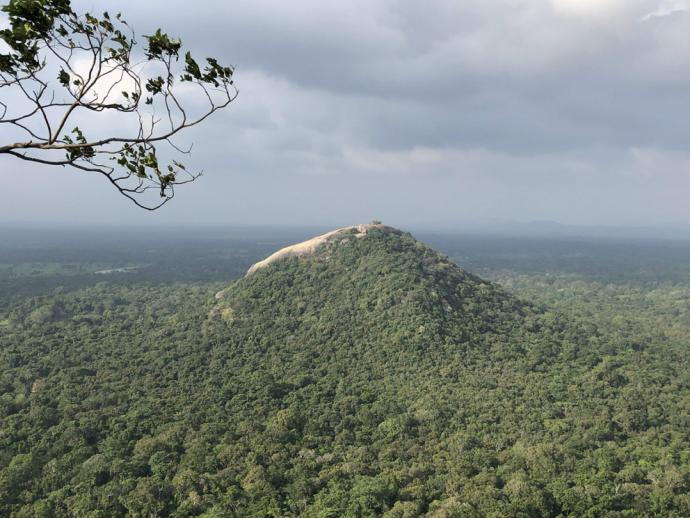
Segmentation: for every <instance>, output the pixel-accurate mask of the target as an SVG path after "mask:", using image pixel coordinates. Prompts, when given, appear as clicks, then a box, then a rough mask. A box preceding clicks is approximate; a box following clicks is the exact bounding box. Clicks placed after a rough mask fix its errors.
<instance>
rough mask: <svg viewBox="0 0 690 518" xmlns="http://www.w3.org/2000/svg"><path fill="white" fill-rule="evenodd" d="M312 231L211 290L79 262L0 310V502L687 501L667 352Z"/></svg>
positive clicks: (618, 506) (236, 512)
mask: <svg viewBox="0 0 690 518" xmlns="http://www.w3.org/2000/svg"><path fill="white" fill-rule="evenodd" d="M364 230H366V231H364ZM317 241H318V242H317V243H316V245H315V246H308V247H301V248H298V249H299V250H302V251H304V250H306V249H308V252H307V253H295V254H293V253H284V254H281V255H280V256H279V257H277V258H274V260H271V261H269V262H268V263H264V266H263V267H261V268H254V269H253V270H252V271H251V275H248V276H246V277H245V278H243V279H240V280H238V281H236V282H235V283H233V284H232V285H231V286H229V287H228V288H227V289H225V290H223V291H222V292H221V293H220V294H219V296H218V297H217V300H209V299H210V298H211V297H209V296H208V294H205V293H201V292H200V291H199V290H198V289H189V288H187V289H183V288H180V287H169V288H166V289H163V290H160V291H155V290H154V289H153V288H147V289H142V290H125V289H117V288H116V287H110V288H108V287H107V286H102V285H99V286H97V287H94V288H92V289H90V291H86V292H84V293H77V294H76V295H70V296H64V297H62V299H61V300H60V312H59V314H58V313H55V315H56V316H55V318H54V319H52V320H51V321H50V322H48V323H46V322H42V323H39V322H36V321H35V319H34V318H33V317H32V315H33V312H27V318H26V321H25V323H24V324H23V326H18V327H15V328H12V329H10V330H4V331H2V330H0V331H2V332H0V345H2V347H0V354H1V356H0V358H2V361H3V369H2V378H1V379H0V383H1V384H2V385H1V386H2V387H3V389H4V392H3V394H4V395H3V399H2V404H3V406H2V407H0V411H2V412H3V413H2V415H1V416H0V417H2V420H1V421H0V423H1V426H2V428H1V432H2V433H0V514H2V515H12V514H15V515H16V516H51V515H57V516H64V515H88V514H89V513H95V514H94V515H96V516H97V515H99V514H98V513H100V515H105V516H117V515H128V514H129V515H138V516H151V515H158V516H195V515H196V516H199V515H203V516H241V517H245V516H257V517H259V516H261V517H264V516H313V517H329V516H332V517H336V516H353V517H354V516H357V517H364V516H380V515H385V516H389V517H393V516H395V517H404V516H422V515H427V516H436V517H448V516H565V515H576V516H636V515H653V514H657V515H660V516H687V515H688V514H690V499H689V498H688V496H687V495H688V490H690V470H689V469H688V459H689V458H690V453H688V449H687V444H688V440H689V439H690V436H689V431H688V430H690V422H688V413H687V408H688V406H687V405H688V403H689V402H690V388H689V387H688V383H689V381H688V380H690V377H688V375H687V368H686V367H685V366H684V365H685V364H684V363H683V361H682V358H684V356H683V352H682V351H674V350H662V349H659V348H654V347H651V346H650V347H641V346H639V344H637V346H636V347H634V348H633V347H631V346H628V344H626V343H618V342H616V341H615V340H613V339H612V338H611V337H606V336H603V335H601V334H600V333H599V332H598V331H597V330H596V328H594V327H593V326H591V325H588V324H586V323H582V322H576V321H574V322H571V321H569V320H568V319H566V318H564V317H563V316H562V315H558V314H555V313H552V312H548V311H544V310H541V309H539V308H535V307H533V306H531V305H530V304H528V303H526V302H524V301H521V300H518V299H516V298H515V297H513V296H512V295H510V294H509V293H507V292H506V291H505V290H503V289H501V288H500V287H498V286H496V285H493V284H491V283H488V282H485V281H483V280H482V279H480V278H478V277H476V276H474V275H472V274H469V273H467V272H465V271H464V270H462V269H461V268H460V267H458V266H457V265H455V264H453V263H452V262H450V261H449V260H448V259H447V258H445V257H443V256H442V255H440V254H438V253H437V252H435V251H433V250H431V249H429V248H428V247H426V246H424V245H423V244H421V243H419V242H417V241H415V240H414V238H412V236H410V235H409V234H404V233H401V232H399V231H396V230H394V229H390V228H389V227H384V226H381V225H373V226H367V227H366V228H361V227H351V228H347V229H340V230H339V231H337V232H336V233H332V234H329V235H328V236H327V237H326V238H324V239H318V240H317ZM312 244H314V242H312ZM293 251H294V249H293ZM108 290H111V291H108ZM80 312H81V313H84V312H90V313H93V312H99V313H100V314H102V315H103V317H102V320H100V321H99V325H98V326H90V325H89V321H85V320H84V318H85V317H79V318H74V317H72V318H67V316H68V315H77V314H80ZM89 318H95V317H93V316H90V317H89ZM37 344H39V345H37ZM51 513H52V514H51Z"/></svg>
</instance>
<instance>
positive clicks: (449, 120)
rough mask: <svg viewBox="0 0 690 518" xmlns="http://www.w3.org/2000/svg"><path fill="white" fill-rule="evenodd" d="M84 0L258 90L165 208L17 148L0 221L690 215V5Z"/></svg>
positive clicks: (196, 134)
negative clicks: (26, 159) (163, 33)
mask: <svg viewBox="0 0 690 518" xmlns="http://www.w3.org/2000/svg"><path fill="white" fill-rule="evenodd" d="M0 3H4V2H2V0H0ZM74 5H75V8H76V9H78V10H83V9H88V10H94V11H95V12H100V11H102V10H104V9H110V10H111V11H112V10H116V9H118V8H120V9H122V10H123V14H125V15H126V17H127V18H128V20H129V21H130V23H131V25H132V26H133V27H134V28H135V30H136V31H137V32H138V33H139V34H148V33H150V32H153V31H154V30H155V29H156V28H157V27H158V26H161V27H163V28H164V29H165V30H167V31H168V32H170V33H171V34H177V35H179V36H180V37H181V38H182V40H183V42H184V44H185V46H187V47H189V48H190V49H191V50H193V51H194V52H195V53H196V54H197V55H213V56H217V57H219V58H222V60H223V61H225V62H227V63H231V64H234V65H235V66H236V67H237V69H236V76H235V78H236V83H237V86H238V87H239V89H240V96H239V98H238V99H237V100H236V101H235V103H233V105H232V106H231V107H230V108H229V109H227V110H226V111H224V112H222V113H219V114H217V115H216V116H215V118H213V119H212V120H210V121H209V122H208V123H207V124H206V125H205V126H201V127H199V128H198V129H196V130H194V131H193V132H190V133H189V134H188V137H187V141H188V142H194V154H193V155H192V158H191V159H189V160H188V162H189V163H190V164H192V165H195V166H197V167H198V168H202V169H204V171H205V176H203V177H202V178H201V179H200V180H198V181H197V182H196V183H194V184H192V185H189V186H185V187H183V188H181V189H179V191H178V193H177V196H176V198H175V199H174V200H173V201H172V202H171V203H169V204H168V205H167V206H165V207H164V208H163V209H161V210H160V211H159V212H158V213H154V214H150V213H144V212H143V211H141V210H140V209H137V208H135V207H134V206H133V205H131V204H130V203H129V202H128V201H127V200H125V199H124V198H122V197H120V196H118V195H117V193H116V192H114V191H113V189H112V188H111V187H110V186H109V185H107V184H106V183H105V182H104V181H103V179H102V178H99V177H91V176H89V175H87V174H84V173H76V172H74V171H70V170H66V169H65V170H63V169H54V168H50V167H40V166H38V167H37V166H27V165H26V164H24V163H18V162H17V161H15V160H10V159H8V158H6V157H0V222H4V223H7V222H20V221H34V222H41V221H51V222H61V221H65V222H70V221H72V222H93V223H100V222H108V223H128V224H129V223H142V224H145V223H152V224H162V223H171V224H177V223H193V224H194V223H214V224H271V223H280V224H296V225H301V224H310V225H319V226H322V225H326V226H328V225H339V224H350V223H358V222H363V221H369V220H371V219H374V218H376V219H382V220H383V221H385V222H387V223H390V224H393V225H396V226H402V227H404V226H410V225H414V226H417V227H419V226H434V225H438V226H444V227H446V226H448V225H453V224H455V223H467V222H472V221H487V220H495V219H498V220H517V221H530V220H555V221H559V222H563V223H568V224H584V225H657V224H681V225H686V226H690V11H689V9H690V0H463V1H462V2H460V1H457V0H423V1H422V0H416V1H411V0H379V1H376V2H372V1H371V0H348V1H347V2H345V1H339V2H324V1H322V0H310V1H307V0H290V1H286V0H274V1H264V0H246V1H243V0H233V1H199V2H189V1H185V2H178V1H171V0H167V1H165V2H163V1H150V0H149V1H146V2H124V3H122V2H101V1H92V2H82V1H78V2H74ZM125 6H126V10H125ZM5 90H6V89H5ZM6 95H8V94H7V93H6V92H5V91H3V90H0V97H2V96H6ZM3 137H5V138H6V137H7V134H6V133H3V130H2V129H0V141H4V138H3Z"/></svg>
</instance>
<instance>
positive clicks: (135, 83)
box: [0, 0, 238, 210]
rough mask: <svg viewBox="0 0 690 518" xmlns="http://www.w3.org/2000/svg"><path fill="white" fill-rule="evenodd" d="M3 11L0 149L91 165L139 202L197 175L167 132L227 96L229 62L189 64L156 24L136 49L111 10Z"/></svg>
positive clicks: (57, 4)
mask: <svg viewBox="0 0 690 518" xmlns="http://www.w3.org/2000/svg"><path fill="white" fill-rule="evenodd" d="M2 11H3V12H4V13H5V14H6V16H7V20H8V27H7V28H5V29H2V30H0V91H3V89H5V90H4V91H5V92H8V93H9V96H7V97H6V96H3V97H2V98H0V124H1V125H2V126H0V127H4V128H6V129H9V130H10V131H9V134H10V138H9V140H10V141H9V143H7V144H2V143H0V154H4V155H10V156H12V157H15V158H18V159H21V160H26V161H30V162H36V163H40V164H47V165H54V166H63V167H72V168H75V169H78V170H80V171H86V172H90V173H99V174H101V175H103V176H104V177H105V178H107V179H108V180H109V182H110V183H111V184H112V185H113V186H114V187H115V188H116V189H117V190H118V191H119V192H120V194H122V195H124V196H126V197H127V198H129V199H130V200H131V201H133V202H134V203H135V204H136V205H138V206H139V207H142V208H144V209H148V210H155V209H157V208H159V207H160V206H162V205H163V204H165V203H166V202H167V201H169V200H170V199H171V198H172V197H173V196H174V194H175V186H177V185H181V184H185V183H189V182H191V181H194V180H195V179H196V178H198V177H199V176H200V174H201V173H200V172H196V171H192V170H189V169H188V168H187V167H186V166H185V164H184V163H182V162H181V161H179V160H178V159H177V158H179V155H187V154H189V152H190V151H191V146H190V147H188V148H182V147H180V145H179V144H178V143H176V142H175V141H174V139H176V138H177V137H178V136H179V134H180V133H182V132H184V131H185V130H186V129H188V128H191V127H193V126H196V125H198V124H200V123H201V122H203V121H205V120H206V119H207V118H208V117H209V116H210V115H212V114H213V113H215V112H216V111H218V110H220V109H222V108H225V107H227V106H228V105H229V104H230V103H231V102H232V101H234V100H235V99H236V97H237V95H238V90H237V89H236V87H235V86H234V82H233V71H234V69H233V67H228V66H223V65H221V64H220V63H219V62H218V61H217V60H216V59H214V58H206V60H205V63H199V62H197V61H196V60H195V59H194V58H193V57H192V54H191V53H190V52H184V54H183V49H182V42H181V41H180V40H179V39H175V38H171V37H170V36H169V35H168V34H166V33H165V32H163V31H162V30H161V29H158V30H157V31H156V32H155V33H154V34H152V35H150V36H144V39H145V40H146V44H145V45H144V48H141V47H138V46H137V41H136V39H135V34H134V31H133V30H132V29H131V28H130V27H129V25H128V24H127V22H126V21H125V20H124V19H123V18H122V16H121V15H120V14H117V15H115V16H111V15H110V14H108V13H107V12H105V13H103V15H102V16H101V17H96V16H93V15H91V14H89V13H85V14H77V13H75V12H74V11H73V10H72V7H71V3H70V0H10V1H9V3H8V4H7V5H5V6H3V7H2ZM183 83H185V85H183ZM200 100H201V104H200V102H199V101H200ZM97 114H101V115H97ZM107 114H111V115H112V117H107V116H106V115H107ZM114 128H117V129H114ZM121 132H122V133H121ZM163 155H165V156H163ZM152 192H153V193H156V194H157V195H158V196H154V197H153V198H152V197H151V193H152Z"/></svg>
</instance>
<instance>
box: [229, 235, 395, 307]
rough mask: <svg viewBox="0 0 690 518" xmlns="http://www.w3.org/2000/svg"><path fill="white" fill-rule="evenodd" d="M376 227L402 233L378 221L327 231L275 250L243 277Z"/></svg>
mask: <svg viewBox="0 0 690 518" xmlns="http://www.w3.org/2000/svg"><path fill="white" fill-rule="evenodd" d="M372 229H378V230H381V231H383V232H390V233H393V234H402V231H400V230H398V229H396V228H393V227H389V226H387V225H384V224H382V223H379V222H374V223H367V224H363V225H353V226H351V227H343V228H339V229H336V230H332V231H331V232H327V233H325V234H322V235H320V236H316V237H313V238H311V239H308V240H306V241H303V242H301V243H297V244H295V245H290V246H286V247H285V248H282V249H280V250H278V251H277V252H275V253H274V254H272V255H270V256H268V257H267V258H266V259H264V260H262V261H259V262H258V263H256V264H254V265H252V267H251V268H249V270H247V273H246V274H245V277H249V276H251V275H252V274H254V273H255V272H256V271H257V270H260V269H262V268H266V267H267V266H269V265H270V264H272V263H274V262H276V261H280V260H282V259H288V258H290V257H305V256H309V255H312V254H314V253H315V252H316V251H317V250H319V249H320V248H321V247H323V246H324V245H326V244H330V243H336V242H338V241H342V240H347V239H350V238H353V237H354V238H358V239H359V238H362V237H365V236H366V235H367V234H368V233H369V231H370V230H372ZM223 293H224V291H220V292H218V293H217V294H216V298H217V299H221V298H223Z"/></svg>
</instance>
